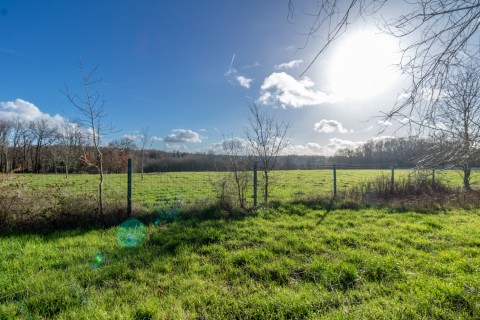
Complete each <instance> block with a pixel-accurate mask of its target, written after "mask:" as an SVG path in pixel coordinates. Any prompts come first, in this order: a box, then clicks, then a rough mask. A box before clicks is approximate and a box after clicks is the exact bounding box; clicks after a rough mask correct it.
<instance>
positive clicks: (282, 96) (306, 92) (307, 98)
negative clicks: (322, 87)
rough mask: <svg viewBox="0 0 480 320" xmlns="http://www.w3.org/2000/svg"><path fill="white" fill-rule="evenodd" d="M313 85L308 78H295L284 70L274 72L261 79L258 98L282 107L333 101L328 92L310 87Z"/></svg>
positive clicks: (300, 106)
mask: <svg viewBox="0 0 480 320" xmlns="http://www.w3.org/2000/svg"><path fill="white" fill-rule="evenodd" d="M313 85H314V83H313V81H312V80H310V79H309V78H304V79H302V80H297V79H295V78H293V77H292V76H291V75H289V74H287V73H285V72H274V73H272V74H271V75H269V76H268V77H267V78H265V80H264V81H263V84H262V86H261V90H260V98H259V99H258V100H259V102H261V103H263V104H274V105H280V106H281V107H282V108H286V107H293V108H302V107H305V106H317V105H321V104H323V103H332V102H334V99H333V97H331V96H329V95H328V94H326V93H324V92H321V91H317V90H314V89H312V88H311V87H313Z"/></svg>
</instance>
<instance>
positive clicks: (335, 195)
mask: <svg viewBox="0 0 480 320" xmlns="http://www.w3.org/2000/svg"><path fill="white" fill-rule="evenodd" d="M333 197H334V198H336V197H337V165H336V164H333Z"/></svg>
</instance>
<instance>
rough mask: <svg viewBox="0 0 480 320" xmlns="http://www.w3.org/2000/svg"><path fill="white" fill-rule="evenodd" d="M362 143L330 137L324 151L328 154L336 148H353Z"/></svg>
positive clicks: (335, 150) (336, 149)
mask: <svg viewBox="0 0 480 320" xmlns="http://www.w3.org/2000/svg"><path fill="white" fill-rule="evenodd" d="M364 143H365V142H363V141H351V140H343V139H338V138H332V139H329V140H328V144H327V145H326V146H325V150H326V153H328V154H329V155H332V154H334V153H335V152H337V151H338V150H341V149H355V148H357V147H359V146H361V145H362V144H364Z"/></svg>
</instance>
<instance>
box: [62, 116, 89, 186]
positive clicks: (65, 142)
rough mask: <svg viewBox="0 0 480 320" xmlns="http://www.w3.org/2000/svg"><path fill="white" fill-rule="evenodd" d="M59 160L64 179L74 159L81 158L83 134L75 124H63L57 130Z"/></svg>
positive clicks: (83, 141)
mask: <svg viewBox="0 0 480 320" xmlns="http://www.w3.org/2000/svg"><path fill="white" fill-rule="evenodd" d="M58 142H59V151H60V158H61V159H62V160H63V163H64V164H65V178H68V171H69V169H70V167H71V166H72V164H73V163H74V162H75V160H76V159H78V158H80V156H81V152H82V151H81V148H82V147H83V145H84V144H85V133H84V131H83V130H82V128H81V127H80V126H79V125H78V124H76V123H69V122H63V123H62V124H61V125H60V128H58Z"/></svg>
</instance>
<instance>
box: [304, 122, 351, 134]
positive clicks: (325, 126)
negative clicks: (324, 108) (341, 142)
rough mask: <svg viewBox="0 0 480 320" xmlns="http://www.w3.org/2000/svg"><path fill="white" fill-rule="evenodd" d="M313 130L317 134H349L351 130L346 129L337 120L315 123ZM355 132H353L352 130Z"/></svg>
mask: <svg viewBox="0 0 480 320" xmlns="http://www.w3.org/2000/svg"><path fill="white" fill-rule="evenodd" d="M313 130H315V131H317V132H324V133H332V132H340V133H347V132H349V130H347V129H345V128H344V127H343V125H342V124H341V123H340V122H338V121H337V120H326V119H322V120H320V122H317V123H315V126H314V127H313ZM350 132H353V130H350Z"/></svg>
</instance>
